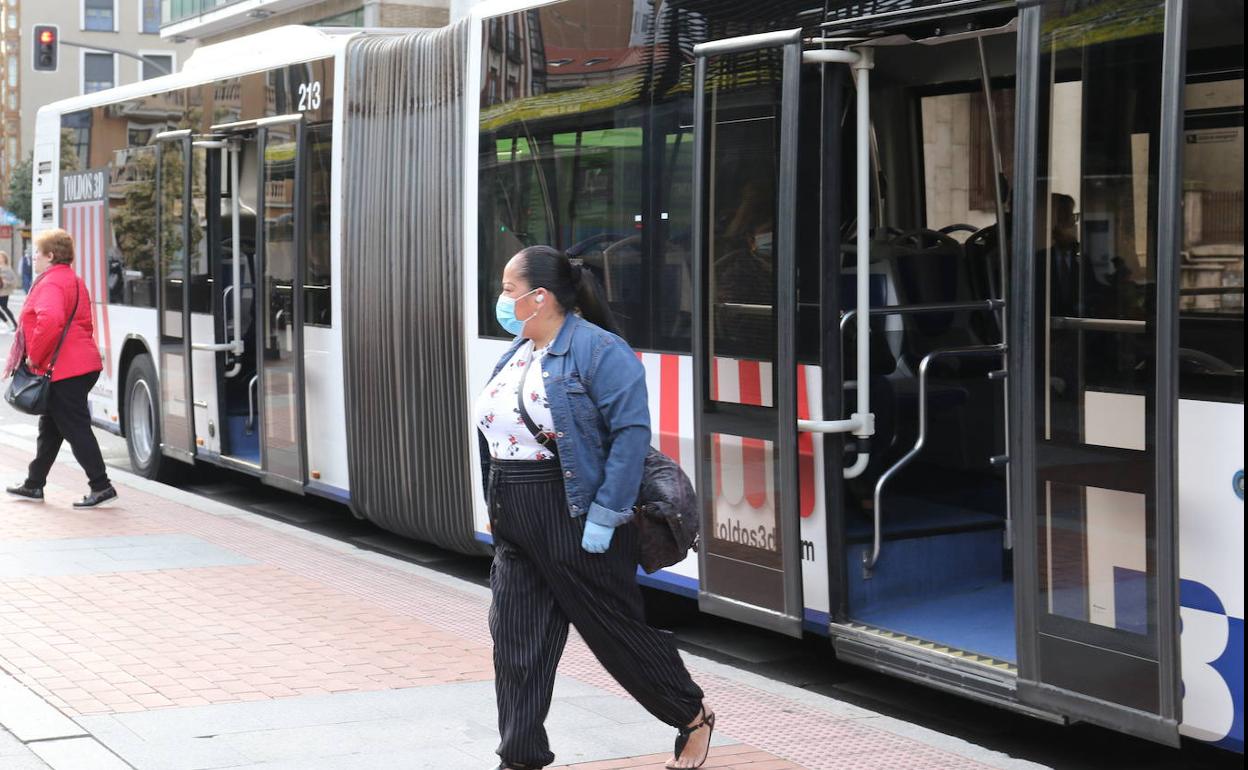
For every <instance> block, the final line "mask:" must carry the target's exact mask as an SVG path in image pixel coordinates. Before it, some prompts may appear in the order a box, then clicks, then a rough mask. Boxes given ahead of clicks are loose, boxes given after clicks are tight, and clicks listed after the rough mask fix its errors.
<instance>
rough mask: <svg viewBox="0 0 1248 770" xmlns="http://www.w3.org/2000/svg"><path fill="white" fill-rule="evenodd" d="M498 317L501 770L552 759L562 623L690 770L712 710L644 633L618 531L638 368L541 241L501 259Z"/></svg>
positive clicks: (588, 281) (588, 286) (480, 417)
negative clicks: (663, 726) (665, 733)
mask: <svg viewBox="0 0 1248 770" xmlns="http://www.w3.org/2000/svg"><path fill="white" fill-rule="evenodd" d="M496 311H497V317H498V322H499V324H500V325H502V327H503V328H504V329H506V330H507V332H508V333H510V334H514V335H516V341H515V343H514V344H513V345H512V346H511V349H510V350H508V351H507V353H506V354H505V355H504V356H503V357H502V358H501V359H500V360H499V362H498V365H497V366H496V367H495V369H494V374H493V375H492V376H491V378H490V382H489V384H488V385H487V386H486V388H485V390H484V391H482V393H481V395H480V396H479V397H478V399H477V402H476V408H475V411H476V419H477V427H478V429H479V431H480V435H479V438H480V446H481V462H482V472H483V476H484V481H485V489H486V498H487V502H488V503H489V510H490V524H491V530H492V532H493V535H494V547H495V551H494V564H493V566H492V567H491V570H490V588H491V590H492V592H493V601H492V602H491V605H490V634H491V635H492V636H493V639H494V669H495V694H496V697H497V701H498V726H499V733H500V734H501V737H502V741H501V743H500V745H499V748H498V754H499V756H500V757H501V758H502V763H501V764H500V765H499V768H500V770H501V769H502V768H513V769H515V770H529V769H530V768H540V767H544V766H546V765H549V764H550V763H551V762H553V761H554V754H552V753H551V751H550V745H549V742H548V740H547V736H546V730H545V727H544V724H543V723H544V722H545V720H546V713H547V711H549V709H550V700H551V695H552V690H553V688H554V684H555V668H556V666H557V665H558V663H559V657H560V655H561V654H562V653H563V646H564V643H565V642H566V641H567V638H568V623H569V622H571V623H572V624H573V625H575V626H576V629H577V631H578V632H579V633H580V635H581V637H582V638H584V640H585V642H586V644H588V645H589V647H590V649H591V650H593V652H594V654H595V655H596V656H597V658H598V660H599V661H600V662H601V663H602V664H603V666H604V667H605V668H606V669H607V671H608V672H610V674H611V675H612V676H614V677H615V679H616V681H618V682H619V683H620V684H621V685H622V686H623V687H624V688H625V689H626V690H628V692H629V693H630V694H631V695H632V696H633V697H634V698H636V699H637V701H638V702H640V703H641V705H642V706H644V707H645V708H646V710H648V711H649V712H650V713H651V714H653V715H654V716H655V717H657V718H658V719H660V720H662V721H664V722H666V723H667V724H669V725H672V726H673V727H675V728H677V738H676V747H675V752H674V755H673V757H672V759H671V761H670V762H669V763H668V765H667V766H668V767H669V768H693V767H701V766H702V763H703V762H705V760H706V754H707V751H708V749H709V746H710V739H711V731H712V730H713V729H714V725H715V715H714V713H712V712H711V711H710V710H709V709H707V708H706V707H705V706H704V705H703V703H702V690H701V689H699V688H698V686H697V685H696V684H695V683H694V682H693V680H692V679H691V678H690V676H689V672H688V671H687V670H686V669H685V666H684V663H683V662H682V661H681V659H680V655H679V654H678V653H677V651H676V647H675V645H674V644H673V643H672V639H671V636H670V635H669V634H666V633H663V632H660V631H657V630H655V629H653V628H651V627H650V626H648V625H647V624H646V621H645V618H644V615H643V607H642V598H641V592H640V589H639V588H638V587H637V582H636V574H637V535H636V531H635V528H634V527H631V526H626V525H627V523H628V521H629V519H630V518H631V516H632V506H633V503H634V502H635V501H636V497H637V490H638V488H639V486H640V483H641V474H642V465H643V462H644V460H645V456H646V451H647V449H648V447H649V445H650V411H649V406H648V401H647V397H646V379H645V371H644V369H643V368H642V366H641V363H640V362H639V361H638V360H637V356H636V354H634V353H633V351H632V349H631V348H629V346H628V344H627V343H626V342H624V341H623V340H622V339H620V337H619V336H617V335H616V334H615V333H614V332H615V328H616V326H615V322H614V319H613V318H612V317H611V311H610V310H609V309H608V308H607V305H606V302H605V300H604V297H603V293H602V289H601V287H600V286H599V284H598V282H597V280H596V279H595V278H594V276H593V275H592V274H591V273H590V272H589V271H588V270H585V269H584V268H582V267H581V266H580V265H579V264H573V263H572V262H571V261H570V260H569V259H568V258H567V256H565V255H564V254H563V253H562V252H560V251H558V250H556V249H553V248H551V247H549V246H530V247H528V248H526V249H523V250H521V251H520V252H519V253H518V254H516V255H515V256H514V257H512V258H511V260H510V261H509V262H508V263H507V266H506V268H505V269H504V270H503V282H502V294H501V295H500V296H499V298H498V304H497V308H496Z"/></svg>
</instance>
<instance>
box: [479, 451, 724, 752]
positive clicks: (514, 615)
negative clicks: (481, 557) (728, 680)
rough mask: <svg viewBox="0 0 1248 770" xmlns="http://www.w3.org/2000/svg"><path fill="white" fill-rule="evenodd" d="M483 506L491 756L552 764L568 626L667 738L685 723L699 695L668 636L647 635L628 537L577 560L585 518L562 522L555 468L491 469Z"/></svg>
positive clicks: (631, 534) (624, 530)
mask: <svg viewBox="0 0 1248 770" xmlns="http://www.w3.org/2000/svg"><path fill="white" fill-rule="evenodd" d="M487 496H488V498H489V501H490V521H491V526H492V528H493V533H494V549H495V550H494V563H493V565H492V566H491V568H490V589H491V590H492V591H493V601H492V602H491V603H490V634H491V636H493V638H494V688H495V694H496V697H497V699H498V729H499V733H500V734H501V736H502V741H501V743H500V744H499V747H498V754H499V756H500V757H502V758H503V760H504V761H505V762H511V763H517V764H523V765H525V766H526V767H543V766H545V765H548V764H550V763H551V762H553V761H554V758H555V755H554V754H553V753H551V751H550V742H549V740H548V739H547V737H546V729H545V727H544V723H545V721H546V714H547V712H548V711H549V710H550V700H551V696H552V693H553V691H554V687H555V668H556V667H557V666H558V664H559V658H560V656H561V655H562V654H563V647H564V644H565V643H566V642H567V639H568V623H569V621H571V623H572V625H574V626H576V630H577V632H578V633H580V635H581V637H582V638H584V639H585V643H586V644H588V645H589V648H590V650H592V651H593V653H594V655H595V656H596V657H597V658H598V661H599V662H600V663H602V665H603V667H604V668H606V669H607V671H608V672H609V673H610V674H611V676H613V677H615V680H616V681H617V682H619V683H620V685H621V686H623V687H624V689H626V690H627V691H628V692H629V694H630V695H632V696H633V697H634V698H636V699H637V701H638V702H639V703H640V704H641V705H642V706H644V707H645V709H646V710H647V711H649V712H650V713H651V714H653V715H654V716H655V717H657V718H658V719H660V720H662V721H663V722H666V723H667V724H669V725H672V726H674V727H683V726H685V725H687V724H689V723H690V722H691V721H693V719H694V718H695V717H697V715H698V713H699V710H700V709H701V707H702V690H701V689H700V688H699V687H698V686H697V685H696V684H695V683H694V681H693V679H692V678H691V677H690V676H689V671H688V670H687V669H686V668H685V664H684V662H683V661H682V660H681V659H680V654H679V653H678V652H677V650H676V645H675V643H674V642H673V640H672V636H671V634H670V632H666V631H659V630H657V629H654V628H651V627H650V626H649V625H648V624H647V623H646V620H645V615H644V607H643V603H642V597H641V589H640V588H639V587H638V586H637V533H636V529H635V528H634V527H633V526H632V525H629V524H626V525H623V526H621V527H619V528H618V529H617V530H616V531H615V534H614V535H613V536H612V539H611V547H610V548H609V549H608V550H607V552H606V553H601V554H596V553H589V552H587V551H585V550H584V549H582V548H581V535H582V533H583V531H584V529H585V517H584V516H579V517H577V518H572V517H571V516H569V515H568V507H567V498H566V497H564V490H563V480H562V478H561V477H560V474H559V465H558V463H557V462H556V461H546V462H523V461H510V462H509V461H495V462H494V463H493V464H492V465H491V466H490V480H489V490H488V492H487Z"/></svg>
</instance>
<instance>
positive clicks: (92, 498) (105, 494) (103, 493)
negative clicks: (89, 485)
mask: <svg viewBox="0 0 1248 770" xmlns="http://www.w3.org/2000/svg"><path fill="white" fill-rule="evenodd" d="M116 499H117V490H115V489H113V488H112V487H111V486H109V487H107V488H105V489H101V490H98V491H94V492H92V493H91V494H89V495H87V496H86V497H84V498H82V499H81V500H79V501H78V502H76V503H74V507H75V508H94V507H96V506H97V505H100V504H101V503H106V502H108V501H109V500H116Z"/></svg>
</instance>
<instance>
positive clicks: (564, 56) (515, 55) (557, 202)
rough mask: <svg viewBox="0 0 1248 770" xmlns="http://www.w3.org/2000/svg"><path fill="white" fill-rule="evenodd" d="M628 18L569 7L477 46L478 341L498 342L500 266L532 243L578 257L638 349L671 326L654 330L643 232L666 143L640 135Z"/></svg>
mask: <svg viewBox="0 0 1248 770" xmlns="http://www.w3.org/2000/svg"><path fill="white" fill-rule="evenodd" d="M632 9H633V6H632V4H631V3H614V4H591V3H587V2H579V1H576V0H573V1H570V2H565V3H561V4H560V5H559V7H558V8H557V9H556V8H541V9H538V10H536V11H526V12H521V13H516V14H512V15H509V16H506V17H504V18H502V19H498V20H494V21H491V22H487V24H490V25H491V26H490V27H489V30H492V31H495V32H496V33H497V34H495V35H494V36H493V37H488V36H487V39H489V40H492V41H493V44H491V45H486V46H483V50H482V65H481V73H482V82H481V83H480V89H481V124H480V131H481V134H480V137H481V138H480V145H479V146H480V156H479V157H480V181H479V199H478V200H479V212H480V213H479V219H480V230H479V245H478V258H479V266H478V282H479V286H478V289H479V291H480V297H481V300H480V308H481V315H480V320H479V324H480V325H479V328H478V332H479V333H480V334H481V335H483V336H501V335H502V330H501V329H499V328H498V325H497V324H496V323H495V321H494V318H493V308H494V298H495V296H496V295H497V293H498V281H499V277H500V276H501V274H502V269H503V265H505V264H506V262H507V260H508V259H510V258H511V256H512V255H513V254H515V253H516V252H517V251H519V250H520V249H521V248H523V247H525V246H529V245H534V244H549V245H551V246H555V247H556V248H560V249H563V250H564V251H566V252H567V253H568V255H569V256H572V257H575V258H579V259H581V260H583V263H584V265H585V266H586V267H587V268H588V269H589V270H591V271H592V272H593V273H594V275H595V276H596V277H597V278H598V279H599V281H601V282H602V284H603V287H604V288H605V289H606V292H607V299H608V303H609V305H610V307H611V309H612V311H613V312H614V314H615V316H616V321H617V322H618V323H619V325H620V327H621V331H622V332H623V334H624V336H625V337H626V338H627V339H628V340H629V342H631V343H632V344H633V345H634V346H637V347H649V346H651V345H652V344H653V343H652V341H653V339H654V338H655V337H656V336H657V334H661V333H662V332H670V331H671V329H672V328H674V323H673V322H674V320H675V319H672V318H670V317H668V318H664V319H660V321H659V322H657V323H656V321H655V317H656V315H657V314H656V312H655V310H654V305H655V298H654V297H653V296H652V286H653V285H654V283H655V281H654V274H653V271H654V269H655V268H654V266H653V264H652V260H653V258H654V255H652V254H651V253H650V252H649V248H648V246H647V244H648V242H649V241H650V240H652V239H650V238H649V237H648V235H649V234H648V233H647V228H649V227H651V226H652V225H655V223H661V222H662V220H661V217H660V216H659V215H657V214H656V215H654V216H653V217H651V219H652V220H653V221H647V214H646V209H645V207H646V206H647V205H648V200H649V196H647V194H646V193H645V191H646V190H647V188H648V187H649V186H650V182H649V181H648V174H647V165H646V162H645V158H646V156H647V152H649V151H650V149H649V146H653V147H654V148H656V150H657V149H658V148H660V147H661V146H662V144H663V142H665V141H666V138H667V135H666V133H665V132H661V131H650V130H649V129H648V128H647V123H646V120H645V117H646V114H645V109H644V106H643V105H644V103H645V102H646V101H647V98H646V97H645V96H644V95H643V89H642V85H643V76H644V72H645V69H646V57H645V51H646V50H647V48H646V46H647V43H648V40H647V39H644V38H640V37H637V36H636V35H634V32H633V29H634V18H633V13H632ZM501 30H505V33H506V34H503V33H502V32H501ZM655 226H657V225H655ZM656 327H659V328H660V331H659V332H656ZM668 336H670V334H669V335H668Z"/></svg>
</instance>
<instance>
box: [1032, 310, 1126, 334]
mask: <svg viewBox="0 0 1248 770" xmlns="http://www.w3.org/2000/svg"><path fill="white" fill-rule="evenodd" d="M1049 321H1050V323H1051V324H1052V325H1053V328H1054V329H1062V330H1067V329H1073V330H1078V331H1085V332H1125V333H1127V334H1144V333H1145V332H1147V331H1148V321H1138V320H1132V319H1128V318H1076V317H1074V316H1065V315H1057V316H1053V317H1051V318H1050V319H1049Z"/></svg>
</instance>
